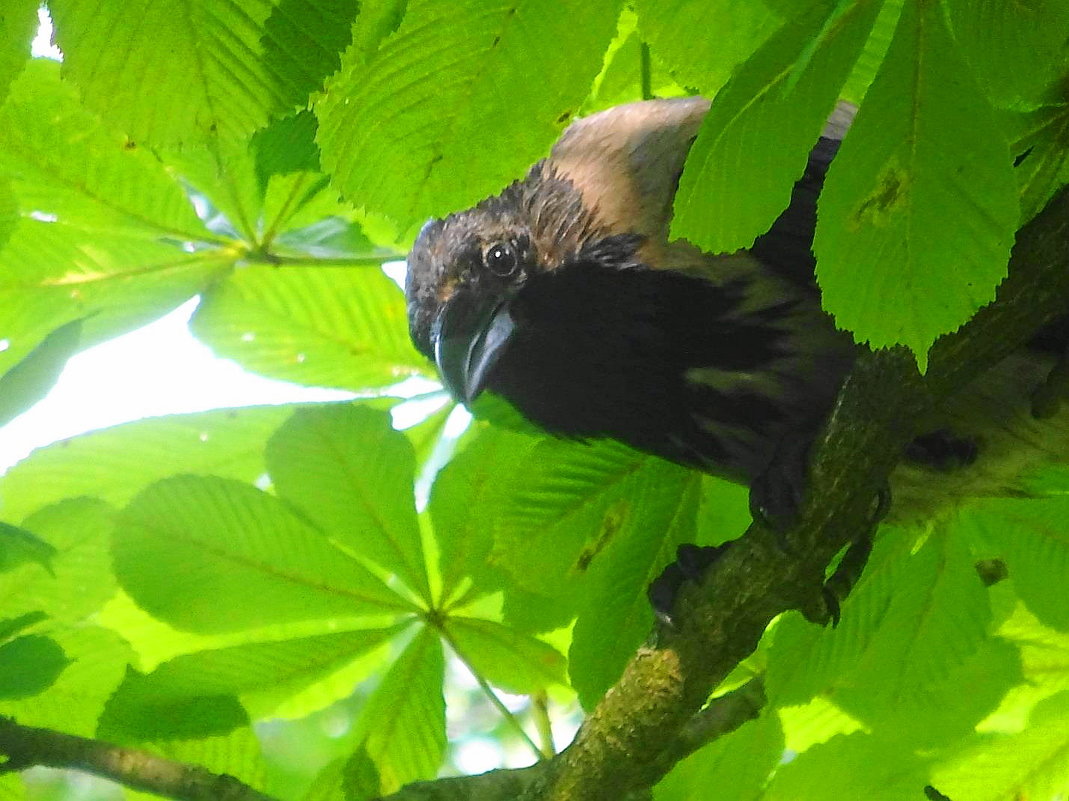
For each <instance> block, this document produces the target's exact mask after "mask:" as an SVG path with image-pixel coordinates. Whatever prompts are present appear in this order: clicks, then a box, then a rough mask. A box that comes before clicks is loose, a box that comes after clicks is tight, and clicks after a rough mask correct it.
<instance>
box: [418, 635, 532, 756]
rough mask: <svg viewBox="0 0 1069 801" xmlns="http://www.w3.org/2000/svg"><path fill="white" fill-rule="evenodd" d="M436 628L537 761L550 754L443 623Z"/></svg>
mask: <svg viewBox="0 0 1069 801" xmlns="http://www.w3.org/2000/svg"><path fill="white" fill-rule="evenodd" d="M430 622H431V623H436V621H433V620H432V621H430ZM437 628H438V633H439V635H441V637H442V639H443V640H445V641H446V642H447V643H448V644H449V647H450V648H451V649H452V650H453V653H454V654H456V657H457V659H459V660H460V661H461V662H463V663H464V667H466V668H467V669H468V672H469V673H471V675H472V677H474V679H475V681H476V682H477V683H478V685H479V687H480V689H482V691H483V694H484V695H485V696H486V697H487V699H489V701H490V703H491V704H493V706H494V708H495V709H497V711H498V712H500V713H501V716H502V717H503V718H504V719H505V721H506V722H507V723H508V724H509V725H510V726H511V727H512V728H513V729H514V730H515V731H516V733H517V734H519V735H520V739H521V740H523V742H525V743H526V744H527V746H528V747H529V748H530V749H531V751H532V752H533V753H534V755H535V757H536V758H537V759H538V760H539V761H541V760H543V759H545V758H546V757H547V756H550V755H551V754H546V753H544V752H543V751H542V749H541V748H539V747H538V743H536V742H535V741H534V740H533V739H531V735H529V734H528V733H527V732H526V731H525V730H524V728H523V724H522V723H520V719H519V718H517V717H516V716H515V715H514V714H513V713H512V710H511V709H509V708H508V707H507V706H505V702H504V701H502V700H501V699H500V698H499V697H498V695H497V693H496V692H494V688H493V687H491V686H490V682H488V681H487V680H486V679H485V678H483V676H482V675H481V674H480V673H479V671H477V670H476V669H475V668H474V666H472V664H471V661H470V660H469V659H468V658H467V657H466V656H464V653H463V651H461V650H460V649H459V648H458V647H457V644H456V642H455V641H454V640H453V638H452V637H451V636H449V632H448V631H447V630H446V627H445V626H444V625H443V624H438V625H437Z"/></svg>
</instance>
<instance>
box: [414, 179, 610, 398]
mask: <svg viewBox="0 0 1069 801" xmlns="http://www.w3.org/2000/svg"><path fill="white" fill-rule="evenodd" d="M596 233H597V231H596V230H595V229H594V228H593V227H592V220H591V215H590V214H589V213H588V212H587V211H586V210H585V209H584V207H583V204H582V199H581V197H580V195H579V193H578V192H577V191H575V189H574V188H573V187H572V185H571V184H570V183H569V182H568V181H566V180H561V179H559V178H556V177H554V176H553V175H551V174H549V173H548V171H546V172H545V173H544V172H543V165H537V166H536V167H535V168H534V169H533V170H532V172H531V175H529V176H528V178H527V180H525V181H523V182H518V183H516V184H513V185H512V186H510V187H508V188H507V189H506V190H505V191H504V192H502V193H501V194H500V195H497V196H495V197H493V198H489V199H488V200H485V201H483V202H482V203H480V204H479V205H477V206H475V207H474V208H471V209H468V210H467V211H463V212H459V213H457V214H453V215H450V216H449V217H446V218H445V219H442V220H432V221H431V222H429V223H427V224H426V225H425V226H424V227H423V230H422V231H420V234H419V236H418V237H417V239H416V242H415V244H414V245H413V247H412V251H411V253H410V254H409V257H408V277H407V280H406V285H405V294H406V297H407V301H408V321H409V330H410V333H411V335H412V340H413V342H415V344H416V347H417V348H419V350H420V351H422V352H423V353H424V354H425V355H426V356H427V357H429V358H431V359H433V360H434V362H435V364H436V365H437V367H438V372H439V374H440V375H441V378H442V382H443V384H444V385H445V387H446V389H447V390H448V391H449V392H450V394H451V395H453V397H454V398H456V399H457V400H458V401H461V402H462V403H470V402H471V401H473V400H474V399H475V398H476V397H478V395H479V394H480V393H481V392H482V391H483V389H485V388H486V386H487V382H488V380H489V377H490V375H491V372H492V370H493V368H494V365H495V364H496V363H497V362H498V360H499V359H500V358H501V356H502V355H503V354H504V353H505V352H506V351H507V349H508V348H509V345H510V343H511V341H512V339H513V338H514V336H515V335H516V330H517V327H518V325H521V323H520V321H518V320H517V319H516V316H515V312H514V301H515V299H516V298H517V296H518V295H519V294H520V293H521V292H522V290H523V289H524V287H525V286H526V285H527V284H528V283H529V282H530V281H531V280H532V279H535V278H537V277H538V276H540V275H543V274H545V273H548V272H551V271H554V270H557V269H559V268H560V267H561V266H562V265H565V264H567V263H569V262H570V261H573V260H574V258H575V256H576V254H577V253H579V251H580V249H581V248H582V247H583V246H584V244H587V243H588V242H589V241H590V239H591V238H592V237H594V236H595V234H596Z"/></svg>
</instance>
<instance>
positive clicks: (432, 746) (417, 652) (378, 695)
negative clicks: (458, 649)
mask: <svg viewBox="0 0 1069 801" xmlns="http://www.w3.org/2000/svg"><path fill="white" fill-rule="evenodd" d="M444 674H445V660H444V658H443V655H442V646H441V643H440V642H439V640H438V637H437V635H436V634H435V633H434V632H433V631H430V630H429V629H421V630H420V631H419V632H417V633H416V636H415V637H414V638H413V639H412V642H411V643H409V645H408V647H407V648H406V649H405V650H404V652H403V653H402V654H401V655H400V656H399V657H398V658H397V661H396V662H394V664H393V665H392V666H391V667H390V669H389V670H388V671H387V672H386V674H385V675H384V676H383V677H382V682H381V683H380V684H379V686H378V687H377V688H376V689H375V691H374V693H372V695H371V697H370V698H368V700H367V704H366V706H365V707H364V709H363V711H362V712H361V714H360V720H359V722H358V723H357V742H358V743H359V744H358V746H357V748H356V751H355V752H354V754H353V756H352V757H351V758H350V759H349V761H348V763H347V765H346V766H345V789H346V797H348V798H377V797H379V796H381V795H389V794H390V793H392V792H394V791H396V790H398V789H399V788H400V787H401V786H402V785H404V784H407V783H409V782H413V781H417V780H419V779H429V778H432V777H433V776H434V775H435V774H436V773H437V771H438V768H439V766H440V765H441V762H442V756H443V754H444V753H445V745H446V736H445V699H444V698H443V697H442V681H443V679H444V677H445V676H444Z"/></svg>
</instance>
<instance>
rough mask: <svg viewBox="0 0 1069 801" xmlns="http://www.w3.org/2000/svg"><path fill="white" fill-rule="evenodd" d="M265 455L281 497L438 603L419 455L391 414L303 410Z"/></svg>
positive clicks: (338, 407)
mask: <svg viewBox="0 0 1069 801" xmlns="http://www.w3.org/2000/svg"><path fill="white" fill-rule="evenodd" d="M266 457H267V467H268V471H269V472H270V474H271V479H272V481H273V482H274V485H275V490H276V491H277V492H278V494H279V496H281V497H282V498H284V499H286V500H287V501H289V502H290V503H292V504H293V505H294V506H295V507H297V508H299V509H301V510H302V511H303V512H304V513H305V514H306V515H307V516H308V518H309V519H310V520H313V521H315V522H316V524H318V525H319V527H320V528H321V529H322V530H323V531H325V532H328V533H329V534H330V535H331V537H332V538H333V539H334V541H335V542H336V543H339V544H341V545H342V546H343V547H345V548H347V549H349V550H351V551H352V552H353V553H356V554H359V555H360V556H361V557H366V558H369V559H371V560H373V561H374V562H376V563H377V564H378V565H379V566H381V567H383V568H385V569H386V570H389V571H391V572H393V573H395V574H396V575H397V576H399V577H400V578H401V580H402V581H404V582H405V583H406V584H407V585H408V586H409V587H410V588H411V589H412V590H413V591H414V592H416V593H417V594H418V595H419V596H420V597H421V598H422V599H423V600H424V602H426V603H427V604H428V605H429V604H430V603H431V598H430V585H429V583H428V580H427V568H426V562H425V560H424V556H423V546H422V543H421V541H420V532H419V525H418V523H417V522H416V508H415V498H414V497H413V494H412V481H413V477H414V474H415V471H416V460H415V456H414V454H413V452H412V446H411V445H410V444H409V443H408V440H407V439H405V435H404V434H402V433H401V432H400V431H397V430H395V429H394V428H393V427H392V426H391V425H390V416H389V414H388V413H386V412H380V411H374V410H371V409H368V408H365V407H358V406H351V405H340V404H339V405H335V404H330V405H325V406H318V407H312V408H308V409H303V410H300V411H298V412H297V413H296V414H294V415H293V417H291V418H290V419H289V420H288V421H287V422H286V423H285V424H284V425H283V426H282V428H280V429H279V430H278V432H276V433H275V434H274V436H272V437H271V441H270V442H269V443H268V446H267V452H266Z"/></svg>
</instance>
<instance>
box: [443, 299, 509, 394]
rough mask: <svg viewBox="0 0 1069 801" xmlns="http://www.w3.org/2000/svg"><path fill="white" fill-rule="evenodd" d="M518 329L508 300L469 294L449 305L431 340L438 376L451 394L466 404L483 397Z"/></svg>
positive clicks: (444, 308)
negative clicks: (514, 332) (492, 375)
mask: <svg viewBox="0 0 1069 801" xmlns="http://www.w3.org/2000/svg"><path fill="white" fill-rule="evenodd" d="M514 329H515V326H514V324H513V321H512V316H511V315H510V314H509V303H508V300H507V299H501V298H492V297H491V298H485V299H482V298H477V297H475V296H474V295H472V294H470V293H465V294H464V295H458V296H454V297H453V298H451V299H450V300H449V301H447V302H446V304H445V305H444V306H443V307H442V310H441V311H440V312H439V314H438V317H437V319H436V320H435V324H434V330H433V332H432V336H431V339H432V342H433V344H434V361H435V363H436V364H437V366H438V373H439V375H440V376H441V378H442V384H443V385H444V386H445V388H446V390H447V391H448V392H449V394H450V395H452V396H453V397H454V398H455V399H456V400H457V401H459V402H460V403H463V404H465V405H466V404H470V403H471V402H472V401H474V400H475V399H476V398H477V397H479V395H480V394H481V393H482V391H483V390H484V389H485V388H486V386H487V383H488V381H489V380H490V374H491V372H492V370H493V368H494V366H495V365H496V364H497V362H498V360H499V359H500V358H501V355H502V354H503V353H504V351H505V350H506V348H507V347H508V344H509V342H510V341H511V339H512V334H513V331H514Z"/></svg>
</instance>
